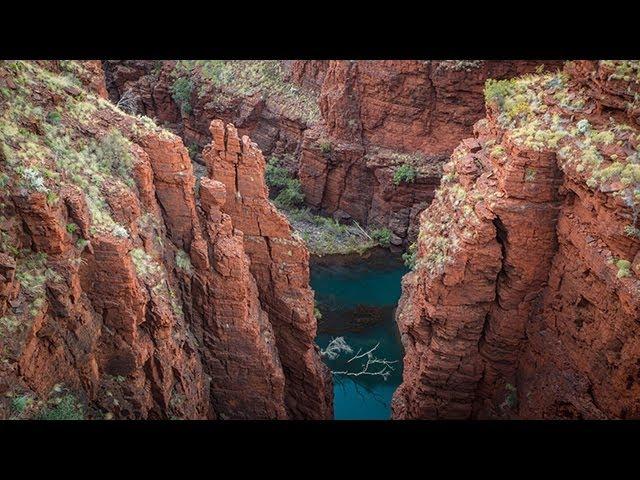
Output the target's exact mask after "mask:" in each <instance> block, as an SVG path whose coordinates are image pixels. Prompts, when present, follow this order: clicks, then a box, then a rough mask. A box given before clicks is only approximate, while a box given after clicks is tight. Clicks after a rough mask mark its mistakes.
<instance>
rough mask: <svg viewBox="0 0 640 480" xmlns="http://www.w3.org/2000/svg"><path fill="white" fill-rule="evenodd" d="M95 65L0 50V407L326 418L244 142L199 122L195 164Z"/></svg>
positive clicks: (325, 400)
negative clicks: (129, 106) (204, 137)
mask: <svg viewBox="0 0 640 480" xmlns="http://www.w3.org/2000/svg"><path fill="white" fill-rule="evenodd" d="M97 66H99V62H2V63H1V64H0V95H1V98H0V135H1V136H2V152H1V156H0V184H1V185H2V192H1V196H0V209H1V210H0V214H1V216H0V235H1V236H0V353H1V355H2V359H1V362H0V418H34V417H36V418H191V419H198V418H221V419H224V418H331V416H332V405H331V381H330V378H328V374H327V371H326V368H325V367H324V366H323V365H322V364H321V362H320V360H319V356H318V354H317V352H316V347H315V346H314V343H313V339H314V337H315V320H314V317H313V293H312V291H311V290H310V289H309V286H308V263H307V261H308V253H307V252H306V250H305V247H304V246H303V245H302V244H301V243H300V242H299V241H297V240H296V239H295V238H294V237H293V236H292V234H291V228H290V226H289V225H288V223H287V221H286V220H285V219H284V218H283V217H282V216H281V215H280V214H279V213H278V212H277V211H275V209H274V208H273V207H272V206H271V205H270V203H269V201H268V199H267V191H266V188H265V186H264V179H263V176H264V167H265V165H264V159H263V157H262V155H261V153H260V151H259V150H258V149H257V147H256V146H255V144H252V143H251V142H250V140H249V139H248V138H247V137H242V138H241V139H240V138H239V137H238V136H237V134H236V131H235V129H234V127H232V126H230V125H229V126H227V127H224V126H223V123H221V122H213V123H212V124H211V134H212V135H213V141H212V143H211V145H210V146H209V147H207V149H206V151H205V155H204V157H205V159H206V161H207V165H208V167H209V169H208V172H207V173H206V174H204V175H202V176H200V175H198V176H199V177H200V178H196V175H194V170H193V167H192V162H191V160H190V158H189V154H188V152H187V149H186V148H185V146H184V144H183V142H182V141H181V139H180V138H179V137H177V136H175V135H174V134H172V133H169V132H168V131H166V130H163V129H161V128H159V127H157V126H156V125H155V124H154V123H153V122H152V121H150V120H149V119H148V118H146V117H137V116H131V115H128V114H126V113H124V112H122V111H121V110H120V109H118V108H116V107H114V106H113V105H112V104H111V103H110V102H108V101H107V100H105V98H104V97H105V96H106V90H105V86H104V79H103V78H102V77H101V73H102V70H101V69H100V68H96V67H97ZM210 138H211V137H210ZM238 172H241V173H242V175H239V174H238Z"/></svg>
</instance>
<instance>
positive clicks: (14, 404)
mask: <svg viewBox="0 0 640 480" xmlns="http://www.w3.org/2000/svg"><path fill="white" fill-rule="evenodd" d="M32 403H33V398H31V396H29V395H21V396H19V397H15V398H14V399H13V400H12V401H11V408H12V409H13V411H14V412H16V413H18V414H20V413H22V412H24V411H25V409H26V408H27V407H28V406H29V405H31V404H32Z"/></svg>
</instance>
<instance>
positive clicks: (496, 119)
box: [393, 62, 640, 419]
mask: <svg viewBox="0 0 640 480" xmlns="http://www.w3.org/2000/svg"><path fill="white" fill-rule="evenodd" d="M609 63H610V62H600V64H596V63H593V64H591V65H589V64H585V63H584V62H578V63H577V64H573V63H572V64H569V65H568V66H567V69H566V71H567V72H568V73H573V72H576V71H579V72H581V73H580V75H575V76H573V78H570V77H568V76H566V75H564V76H563V75H560V74H556V75H547V76H539V77H532V78H530V79H524V80H518V81H516V82H512V83H503V84H500V85H498V86H497V87H496V88H495V89H494V90H492V91H488V95H489V98H488V101H489V104H488V105H489V107H490V109H489V112H488V115H487V118H486V119H485V120H482V121H480V122H478V123H476V125H475V137H474V138H472V139H467V140H464V141H463V142H462V143H461V144H460V145H459V146H458V147H457V148H456V150H455V151H454V153H453V155H452V159H451V161H450V162H449V163H448V164H447V165H445V168H444V172H445V176H444V177H443V182H442V185H441V187H440V189H439V190H438V192H437V194H436V199H435V200H434V202H433V203H432V204H431V205H430V206H429V208H428V209H427V210H425V212H424V213H423V214H422V216H421V228H420V234H419V239H420V241H419V247H418V263H417V265H418V266H417V268H416V270H415V271H414V272H412V273H411V274H409V275H407V276H406V277H405V279H404V281H403V296H402V299H401V302H400V306H399V308H398V314H397V321H398V325H399V327H400V330H401V332H402V339H403V344H404V346H405V366H404V378H403V383H402V385H401V386H400V388H399V389H398V390H397V391H396V394H395V395H394V400H393V416H394V418H399V419H402V418H485V417H490V418H495V417H506V418H513V417H520V418H638V417H639V416H640V400H639V397H638V388H640V386H639V385H638V379H637V372H638V370H637V368H638V365H637V356H638V353H639V348H640V343H639V341H640V339H639V337H638V335H637V328H636V327H637V320H638V318H639V316H638V314H639V312H640V310H639V309H640V295H638V292H640V281H639V280H638V276H637V273H636V272H635V271H634V270H633V265H634V262H635V261H637V256H638V251H640V240H639V237H638V236H637V235H636V233H635V232H637V231H638V230H637V228H638V215H637V212H638V198H637V192H638V186H639V185H640V175H638V173H640V172H638V170H637V160H636V158H637V152H638V141H639V140H640V137H638V131H637V128H633V127H630V126H629V123H628V122H629V120H632V121H633V119H634V118H635V117H634V112H636V110H635V108H634V106H633V105H629V104H628V103H627V104H626V105H625V109H624V111H620V110H619V111H618V112H616V113H615V117H616V118H618V119H625V122H624V123H625V124H626V125H624V124H622V123H619V122H618V121H617V120H613V119H609V116H610V115H606V116H603V115H601V113H600V112H604V109H603V108H600V106H599V105H600V102H603V98H608V99H609V100H606V103H607V105H608V107H607V108H609V109H610V108H615V107H614V104H615V101H613V100H611V99H610V97H607V96H606V95H604V94H602V95H594V94H593V93H592V92H593V89H594V88H596V89H597V88H600V89H602V90H603V91H612V90H613V87H612V86H611V85H610V83H611V82H615V81H616V80H617V79H616V78H614V77H612V76H611V75H612V74H616V72H619V71H620V70H623V71H626V70H625V69H626V67H627V66H624V69H623V66H620V65H617V64H616V63H615V62H612V63H613V65H609ZM602 69H607V70H608V72H609V73H608V75H609V76H608V77H606V80H605V81H603V83H600V84H598V82H595V81H594V79H600V80H602V79H603V78H605V77H604V76H603V75H602V73H601V70H602ZM636 69H637V67H636ZM631 78H632V79H631V80H629V79H627V80H626V81H627V82H628V83H629V85H628V87H627V88H626V89H623V88H621V87H620V86H619V85H617V87H616V89H617V91H619V92H625V91H629V90H631V91H632V90H633V89H635V88H637V77H631ZM622 81H625V80H624V79H623V80H622ZM602 105H604V103H603V104H602ZM607 113H611V112H610V111H608V112H607Z"/></svg>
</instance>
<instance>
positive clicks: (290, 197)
mask: <svg viewBox="0 0 640 480" xmlns="http://www.w3.org/2000/svg"><path fill="white" fill-rule="evenodd" d="M274 202H275V204H276V205H278V206H279V207H282V208H294V207H299V206H301V205H302V204H303V203H304V193H302V185H301V184H300V180H298V179H293V178H292V179H289V180H288V181H287V186H286V187H285V188H283V189H282V190H281V191H280V193H279V194H278V196H277V197H276V198H275V200H274Z"/></svg>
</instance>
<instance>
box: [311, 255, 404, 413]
mask: <svg viewBox="0 0 640 480" xmlns="http://www.w3.org/2000/svg"><path fill="white" fill-rule="evenodd" d="M407 271H408V270H407V268H406V267H405V266H404V264H403V262H402V259H401V258H400V256H399V255H393V254H391V253H389V252H388V251H384V250H376V251H373V252H371V253H370V254H369V255H368V256H367V257H323V258H320V259H314V260H312V262H311V286H312V287H313V289H314V290H315V292H316V304H317V306H318V309H319V310H320V312H321V313H322V318H321V319H320V320H319V322H318V338H317V343H318V345H319V346H320V348H322V349H325V348H326V347H327V345H328V344H329V342H330V341H331V340H332V339H334V338H336V337H344V339H345V341H346V343H347V344H348V345H349V346H350V347H351V349H352V353H351V354H349V353H348V352H342V353H340V355H339V356H337V357H336V358H335V359H333V360H332V359H329V358H327V357H325V358H324V360H325V362H326V363H327V365H328V366H329V368H330V369H331V370H332V371H349V372H359V371H362V369H363V368H364V366H365V362H366V357H363V358H362V359H356V360H352V361H351V362H348V360H349V359H350V358H352V357H353V356H354V355H356V354H357V353H358V352H359V351H360V352H366V351H367V350H369V349H371V348H373V347H374V346H375V345H376V344H379V346H378V347H377V349H376V350H374V351H373V352H372V354H373V355H374V357H375V358H378V359H385V360H387V361H390V362H395V363H390V364H388V367H387V370H386V372H387V373H388V376H387V377H386V378H383V377H382V376H380V375H361V376H357V377H355V376H348V375H334V377H333V380H334V412H335V418H336V419H337V420H347V419H349V420H356V419H358V420H372V419H375V420H378V419H380V420H382V419H388V418H389V417H390V415H391V406H390V403H391V397H392V396H393V392H394V391H395V389H396V388H397V387H398V385H400V382H401V381H402V355H403V352H402V344H401V343H400V335H399V333H398V329H397V326H396V323H395V320H394V313H395V308H396V305H397V303H398V299H399V298H400V293H401V287H400V281H401V279H402V276H403V275H404V274H405V273H406V272H407ZM383 368H384V365H383V364H372V365H370V368H369V370H368V371H370V372H377V371H380V370H381V369H383ZM391 369H393V370H391Z"/></svg>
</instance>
